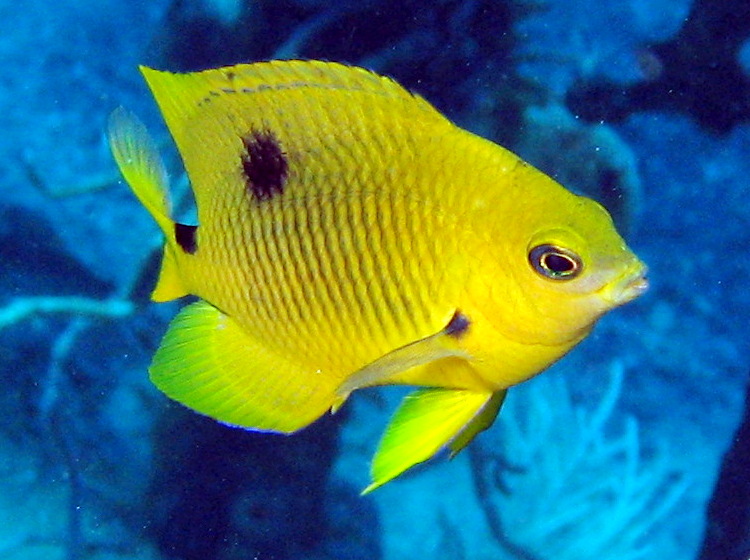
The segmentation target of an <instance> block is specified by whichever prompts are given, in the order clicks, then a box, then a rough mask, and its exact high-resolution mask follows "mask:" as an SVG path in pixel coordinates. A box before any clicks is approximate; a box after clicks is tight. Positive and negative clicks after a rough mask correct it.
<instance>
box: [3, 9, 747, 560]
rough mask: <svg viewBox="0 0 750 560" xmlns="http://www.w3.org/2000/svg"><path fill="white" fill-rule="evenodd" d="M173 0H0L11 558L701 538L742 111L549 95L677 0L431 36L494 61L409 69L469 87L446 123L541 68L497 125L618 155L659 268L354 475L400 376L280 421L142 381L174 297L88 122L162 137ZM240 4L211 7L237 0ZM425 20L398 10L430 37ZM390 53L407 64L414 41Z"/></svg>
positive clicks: (668, 28)
mask: <svg viewBox="0 0 750 560" xmlns="http://www.w3.org/2000/svg"><path fill="white" fill-rule="evenodd" d="M169 4H170V2H167V1H166V0H153V1H149V2H140V1H131V2H123V1H121V0H120V1H115V0H97V1H96V2H91V1H86V0H78V1H74V0H61V1H60V2H57V3H50V2H49V1H48V0H27V1H26V2H24V3H19V2H13V1H9V0H0V29H2V34H0V59H1V61H2V70H1V71H0V77H1V82H0V83H2V89H0V130H2V132H3V134H2V136H1V137H0V236H2V243H0V255H2V256H1V257H0V268H1V269H2V276H1V277H0V381H1V385H0V417H1V418H2V420H0V558H4V559H7V560H16V559H18V560H29V559H42V558H43V559H45V560H50V559H52V560H54V559H58V558H59V559H66V560H74V559H79V560H80V559H84V558H86V559H88V558H96V559H166V558H184V559H191V558H206V560H208V559H209V558H212V557H215V558H222V559H234V558H237V559H239V558H255V559H258V560H264V559H269V560H270V559H279V560H280V559H286V558H300V559H302V558H320V559H323V558H336V559H349V558H351V559H354V558H367V559H379V558H383V559H388V560H390V559H399V558H417V557H419V558H430V559H433V558H434V559H453V558H455V559H462V558H471V559H490V558H492V559H500V558H502V559H505V558H508V559H513V558H538V559H547V558H549V559H551V558H555V559H561V558H562V559H567V558H577V559H579V560H585V559H588V558H597V559H607V558H610V559H612V560H620V559H626V558H674V559H691V558H696V556H697V554H698V550H699V547H700V544H701V540H702V537H703V533H704V529H705V523H706V519H705V507H706V503H707V500H708V499H709V498H710V495H711V492H712V490H713V485H714V483H715V481H716V477H717V474H718V469H719V466H720V461H721V458H722V454H723V453H724V452H725V450H726V449H727V446H728V445H729V443H730V442H731V439H732V435H733V433H734V431H735V429H736V427H737V425H738V423H739V420H740V417H741V413H742V400H743V395H744V390H745V384H746V381H747V375H748V364H747V360H746V356H747V355H748V352H749V351H750V348H749V345H748V337H747V335H746V334H745V333H746V328H747V317H748V316H749V315H750V290H748V289H747V279H748V276H749V273H750V270H748V260H747V257H748V247H749V246H750V235H749V234H748V231H749V230H750V228H749V227H748V226H749V225H750V202H748V181H747V177H748V176H750V158H748V157H747V155H748V154H749V153H750V127H748V125H747V124H739V125H737V126H735V127H734V128H733V129H732V130H730V131H728V132H726V133H724V134H717V133H714V132H711V131H707V130H705V129H703V128H701V127H700V126H699V125H698V124H696V122H695V121H694V120H693V119H691V117H690V116H689V115H687V114H680V113H670V112H664V111H643V112H637V113H634V114H633V115H631V116H630V117H628V118H626V119H625V120H624V121H622V122H618V123H614V124H604V125H602V126H601V127H596V126H594V125H591V124H584V123H581V122H579V120H577V119H575V118H574V116H573V115H572V114H570V113H569V112H566V110H565V109H564V95H565V92H566V91H567V90H568V89H569V88H570V87H571V86H572V84H573V83H574V82H575V81H576V80H579V79H585V78H587V77H592V76H604V77H607V78H609V79H611V80H614V81H617V82H619V83H622V84H623V85H627V84H631V83H635V82H637V81H638V80H642V79H643V71H644V70H643V66H642V65H643V61H642V54H643V50H642V48H643V45H644V44H648V43H652V42H655V41H661V40H665V39H668V38H669V37H671V36H672V35H674V33H675V32H676V31H677V30H678V29H679V28H680V26H681V25H682V23H683V21H684V18H685V17H686V16H687V13H688V10H689V7H690V2H689V1H687V0H659V1H655V2H642V1H639V0H627V1H622V2H610V3H607V2H601V1H599V0H571V1H568V0H548V1H546V2H541V1H540V2H539V3H538V4H536V5H537V7H538V9H534V10H531V9H530V10H528V13H526V14H525V15H524V16H523V17H520V16H519V17H518V21H517V22H516V23H514V25H513V31H514V33H515V39H514V41H515V44H514V46H513V53H514V57H513V58H512V59H509V60H506V61H496V60H495V61H492V60H491V53H487V52H484V51H482V50H481V49H479V50H477V49H474V50H472V48H471V45H469V46H467V44H466V42H464V41H463V39H462V36H461V35H460V34H454V36H453V39H452V41H454V42H448V43H446V44H444V45H443V46H444V48H445V49H454V50H456V51H459V52H460V54H459V56H464V57H466V58H467V62H470V63H471V64H473V65H475V66H473V67H472V68H475V67H481V66H482V65H483V64H487V65H494V66H492V67H493V68H494V69H495V70H493V72H487V73H485V74H482V73H481V72H479V73H477V72H475V73H474V74H471V76H472V77H476V76H481V79H474V78H472V79H471V80H464V79H463V76H462V75H459V74H455V73H452V74H450V75H442V76H440V78H441V80H442V81H441V82H440V83H431V84H428V85H425V89H426V90H427V91H425V92H424V93H425V95H426V96H427V97H430V95H429V92H431V91H438V92H440V91H442V92H460V93H461V95H462V97H461V96H458V94H456V97H455V99H457V100H458V101H456V102H452V101H451V100H452V99H454V98H452V97H451V96H450V95H447V93H446V95H445V97H442V98H441V99H439V100H436V103H438V105H439V106H440V108H441V109H442V110H444V111H446V112H448V114H449V115H450V116H451V118H453V119H454V120H455V121H456V122H458V123H459V124H460V125H461V126H464V127H466V128H469V129H471V130H474V131H477V132H478V133H481V134H486V135H490V136H495V137H498V138H501V137H502V136H503V122H502V118H503V117H502V115H498V114H497V113H493V112H492V111H487V112H485V113H483V112H482V107H483V106H485V105H492V104H493V103H498V101H497V99H498V97H499V96H502V95H503V94H502V93H498V91H499V90H502V87H501V86H500V85H499V84H505V80H504V75H503V71H502V68H503V66H502V64H503V63H505V64H509V65H512V67H511V68H507V69H506V70H507V72H508V73H511V72H512V73H513V74H515V75H517V76H521V77H523V78H524V79H526V80H529V82H530V83H533V84H534V88H535V90H536V93H535V94H534V95H533V96H532V95H529V96H528V97H527V98H525V99H526V101H525V102H524V103H522V104H521V105H520V111H521V112H519V113H517V114H515V115H508V116H507V117H508V118H509V119H511V120H513V121H518V120H520V121H521V124H520V126H518V128H517V131H518V132H517V134H514V135H513V139H512V142H513V145H512V146H511V147H512V148H513V149H515V150H516V151H518V152H519V153H520V155H521V156H523V157H525V158H526V159H528V160H529V161H531V162H532V163H534V164H536V165H538V166H540V167H541V168H542V169H544V170H545V171H547V172H549V173H551V174H553V175H555V176H557V177H559V178H560V179H561V180H562V181H565V179H566V178H567V177H573V178H576V177H578V178H579V179H580V180H581V184H580V185H571V187H574V188H580V189H581V190H585V187H586V185H587V184H588V183H587V179H586V177H585V176H584V177H583V178H580V173H577V170H580V169H583V168H588V166H590V165H591V162H604V163H602V165H607V164H608V165H612V166H614V167H616V168H617V169H618V170H620V172H621V174H622V175H621V176H622V177H625V179H623V185H624V186H623V189H624V191H623V193H622V199H620V200H619V202H618V201H612V202H613V203H616V204H618V205H619V206H618V208H619V211H618V220H619V223H620V224H621V226H622V227H623V229H625V230H626V236H627V238H628V242H629V244H630V245H631V246H632V247H633V248H634V249H635V250H636V252H637V253H638V254H639V255H640V256H641V257H642V258H643V259H644V260H645V261H646V262H647V263H648V265H649V267H650V272H649V278H650V281H651V289H650V290H649V292H648V294H647V295H646V296H644V297H642V298H641V299H639V300H638V301H636V302H634V303H632V304H630V305H628V306H627V307H625V308H623V309H621V310H617V311H616V312H614V313H613V314H612V315H610V316H607V317H606V318H605V319H604V320H602V321H601V323H600V324H599V325H598V326H597V328H596V330H595V331H594V334H593V335H592V336H591V337H590V338H589V339H587V340H586V341H585V342H584V343H583V344H582V345H581V346H580V347H579V348H578V349H576V350H575V351H574V352H573V353H572V354H571V355H570V356H568V357H567V358H566V359H564V360H563V361H562V362H561V363H560V364H557V365H556V366H555V367H553V368H552V370H551V371H550V372H548V373H545V374H544V375H542V376H540V377H539V378H537V379H534V380H532V381H531V382H529V383H527V384H525V385H524V386H522V387H519V388H518V389H517V390H515V391H512V392H511V393H512V394H511V397H510V400H509V403H508V406H507V408H506V410H504V411H503V414H502V418H501V420H500V421H499V422H498V424H496V425H495V426H494V427H493V428H492V429H491V430H490V431H489V432H487V433H485V434H483V435H482V436H481V437H480V438H479V439H478V441H477V442H475V443H474V444H472V448H473V449H474V450H473V451H471V452H465V453H463V454H462V455H460V456H459V457H458V458H456V459H455V460H453V461H450V462H447V461H445V460H438V461H436V462H434V463H433V464H430V465H427V466H424V467H420V468H418V469H416V470H415V472H414V473H411V474H409V475H407V476H406V477H404V478H403V480H399V481H396V482H394V483H392V484H390V485H388V486H387V487H385V488H383V489H382V490H380V491H378V492H376V493H374V494H373V495H371V496H368V497H359V496H358V495H357V494H358V491H359V490H360V489H361V488H362V487H364V485H366V483H367V469H368V461H369V458H370V456H371V454H372V452H373V450H374V447H375V445H376V442H377V438H378V437H379V434H380V433H381V431H382V429H383V426H384V424H385V422H386V420H387V418H388V416H389V414H390V412H391V411H392V410H393V408H394V406H395V404H396V403H397V401H398V398H399V397H400V396H401V394H402V393H401V392H399V391H398V390H385V391H380V392H378V391H373V392H370V394H368V395H359V396H357V397H356V398H355V399H353V402H352V403H351V404H350V405H348V408H347V410H345V411H344V412H343V414H341V415H340V417H337V418H334V419H325V420H324V421H322V422H321V423H319V424H316V425H315V426H313V427H311V428H309V429H307V430H305V431H304V432H303V434H300V435H299V436H293V437H292V438H280V437H273V436H257V435H247V434H244V433H242V432H240V433H237V431H236V430H231V429H229V428H226V427H223V426H219V425H218V424H214V423H212V422H209V421H206V420H204V419H201V418H197V417H195V416H194V415H191V414H189V413H186V412H184V411H183V410H181V409H180V408H179V407H178V406H176V405H174V404H171V403H168V402H167V400H166V399H165V398H164V397H162V396H161V395H160V394H158V392H157V391H156V390H155V389H153V388H152V387H151V386H150V385H149V383H148V380H147V373H146V368H147V366H148V362H149V359H150V356H151V355H152V353H153V351H154V349H155V347H156V345H157V344H158V341H159V338H160V336H161V333H163V331H164V329H165V327H166V324H167V322H168V320H169V319H170V318H171V317H172V316H173V315H174V313H175V312H176V310H177V309H178V307H177V304H173V303H170V304H162V305H153V304H149V303H148V302H147V293H148V285H146V283H147V282H148V281H149V280H151V279H152V278H151V277H149V276H148V274H145V273H143V271H144V270H146V271H148V270H152V269H153V263H150V262H149V259H150V258H153V255H154V250H155V248H156V247H158V243H159V239H158V232H157V231H156V228H155V226H154V225H153V223H152V222H151V220H150V218H149V217H148V216H147V214H146V213H145V211H143V209H142V208H141V207H140V205H139V204H138V203H137V202H136V201H135V200H134V198H133V197H132V195H131V194H130V192H129V190H128V189H127V187H126V186H125V185H124V184H123V183H122V182H121V181H120V180H119V178H118V175H117V172H116V169H115V167H114V164H113V162H112V161H111V157H110V155H109V151H108V147H107V145H106V141H105V137H104V130H105V128H106V122H107V118H108V116H109V114H110V112H111V111H112V110H113V109H114V108H116V107H117V106H119V105H124V106H126V107H128V108H129V109H130V110H132V111H134V112H136V113H137V114H139V115H140V116H141V117H142V118H143V119H144V120H145V121H146V122H147V123H148V125H149V127H150V128H151V129H152V130H154V131H155V132H156V135H157V137H158V139H159V141H160V142H161V143H162V144H163V145H164V148H165V150H166V151H169V149H170V148H169V144H168V137H167V134H166V131H165V129H164V126H163V124H162V122H161V121H160V120H159V116H158V113H157V111H156V108H155V106H154V103H153V101H152V99H151V97H150V95H149V93H148V92H147V90H146V88H145V86H144V84H143V82H142V79H141V77H140V75H139V73H138V71H137V65H138V64H139V63H142V62H144V61H153V60H154V56H155V55H154V53H155V52H156V51H158V50H159V49H160V48H162V47H163V44H162V42H163V41H164V33H165V31H164V30H165V29H166V28H167V27H168V26H167V24H166V21H167V18H168V15H169V13H170V12H169ZM196 4H200V3H199V2H196ZM209 4H211V5H210V6H209ZM299 4H307V5H308V6H313V5H316V4H321V5H324V3H315V2H311V1H309V2H301V1H300V2H299ZM367 4H368V5H369V6H370V8H371V9H372V10H374V11H378V13H379V14H380V16H383V15H385V17H386V18H387V16H388V15H389V11H388V10H390V9H392V7H391V6H390V5H389V4H388V3H386V2H376V1H374V0H372V1H369V2H367ZM406 4H408V5H409V6H414V5H415V3H414V2H411V3H406ZM416 4H417V5H418V4H419V3H416ZM438 4H441V5H443V4H444V5H446V6H448V5H451V6H454V7H455V6H457V5H459V4H462V3H460V2H453V3H448V2H444V3H438ZM474 4H476V3H475V2H472V1H470V0H466V1H465V2H463V5H465V9H466V10H469V11H470V10H471V8H472V5H474ZM232 5H233V3H232V2H218V1H217V2H214V3H210V2H208V0H206V2H205V6H204V7H203V8H202V9H204V10H206V11H207V12H208V13H211V14H213V15H212V16H211V17H213V18H215V19H217V20H219V21H220V20H221V19H222V18H228V19H229V20H231V18H232V17H233V13H232ZM395 5H396V4H395V3H394V6H395ZM429 5H431V3H426V2H425V6H429ZM529 5H531V4H530V3H529ZM310 9H312V8H310ZM321 10H323V8H321ZM417 11H419V10H417ZM429 11H430V10H429V9H428V8H427V7H425V8H424V12H425V13H427V12H429ZM400 13H401V12H400V11H398V10H395V9H393V17H394V18H397V17H399V16H400ZM431 22H432V23H431ZM431 24H434V20H430V19H429V18H425V20H424V21H417V22H416V23H415V22H411V21H404V22H400V23H399V25H403V26H414V25H417V26H419V25H422V26H424V33H425V36H426V37H429V33H430V31H431V30H430V27H429V26H430V25H431ZM356 32H357V30H356V28H352V29H349V28H346V27H342V28H341V29H340V34H341V35H340V41H341V42H342V43H343V44H345V43H346V42H347V41H349V42H356V40H357V38H356ZM488 32H490V33H491V32H492V30H491V29H489V30H488ZM467 34H468V33H467ZM428 44H429V41H428ZM287 47H288V45H287ZM196 48H198V47H197V46H196ZM399 49H401V50H399ZM292 54H293V53H292ZM320 56H325V53H323V54H321V55H320ZM382 56H384V55H383V54H382V53H381V57H382ZM388 56H389V57H391V58H392V59H396V60H397V61H398V60H401V59H399V57H401V58H402V59H403V60H401V62H402V63H403V65H404V66H408V64H409V57H410V56H413V51H410V50H409V48H408V45H406V46H405V45H404V44H400V45H396V47H395V48H394V49H392V50H391V51H390V52H389V53H388ZM379 61H380V62H382V59H378V58H377V57H373V56H371V57H369V58H366V59H365V60H361V61H358V60H352V61H349V62H362V63H368V62H369V63H371V65H372V66H373V67H376V69H379V68H377V66H378V64H379ZM227 62H230V61H227ZM232 62H240V60H236V61H232ZM493 78H496V79H497V83H494V82H493ZM431 79H432V80H436V79H437V78H436V77H435V76H432V77H431ZM418 85H419V84H416V85H413V84H410V87H415V88H417V89H419V87H418ZM483 115H484V116H483ZM571 146H573V148H571ZM169 161H170V169H171V171H172V174H173V176H174V177H175V178H176V179H175V181H176V182H177V183H179V181H180V180H179V176H180V173H179V163H178V162H177V161H176V159H175V158H174V156H172V158H171V159H170V160H169ZM183 186H184V181H183ZM178 187H179V185H178ZM591 194H592V195H594V196H595V195H596V194H597V193H595V192H594V193H591ZM623 201H624V202H623ZM605 202H606V201H605ZM142 273H143V274H145V277H144V278H141V276H142ZM61 296H73V297H76V298H82V299H80V300H79V299H65V300H59V299H58V300H54V301H53V300H52V299H50V298H60V297H61ZM30 298H35V299H30ZM89 300H93V301H97V302H110V305H106V304H105V305H103V306H99V307H96V306H94V307H93V308H91V307H86V305H87V303H86V302H87V301H89ZM113 302H114V303H113ZM25 304H28V305H30V306H31V308H32V311H31V312H29V313H25V312H24V309H25V308H23V305H25ZM56 305H57V307H55V306H56ZM129 305H132V307H129ZM84 308H85V309H88V311H87V312H86V311H85V309H84ZM9 311H11V312H13V313H15V315H14V316H11V315H10V314H9ZM506 461H507V462H506ZM490 470H491V471H492V473H490V474H488V472H489V471H490ZM495 475H497V476H495ZM651 516H653V518H651ZM498 519H500V520H501V521H498ZM498 530H500V533H502V534H500V533H498ZM602 535H606V536H607V537H606V539H604V538H603V537H602ZM602 540H603V541H604V542H600V541H602ZM207 554H210V555H213V556H206V555H207Z"/></svg>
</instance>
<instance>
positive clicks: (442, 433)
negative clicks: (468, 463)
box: [362, 388, 497, 494]
mask: <svg viewBox="0 0 750 560" xmlns="http://www.w3.org/2000/svg"><path fill="white" fill-rule="evenodd" d="M494 395H495V394H494V393H491V392H489V391H488V392H477V391H470V390H464V389H442V388H428V389H419V390H417V391H414V392H413V393H410V394H409V395H407V396H406V397H405V398H404V400H403V402H402V403H401V405H400V406H399V408H398V410H396V412H395V414H394V415H393V418H392V420H391V422H390V423H389V424H388V427H387V428H386V430H385V433H384V434H383V437H382V439H381V440H380V444H379V445H378V450H377V452H376V453H375V456H374V458H373V460H372V467H371V477H372V484H370V485H369V486H368V487H367V488H365V490H364V491H363V492H362V493H363V494H366V493H369V492H371V491H373V490H375V489H376V488H379V487H380V486H382V485H383V484H385V483H386V482H389V481H390V480H392V479H394V478H395V477H397V476H398V475H400V474H401V473H403V472H404V471H405V470H407V469H409V468H410V467H412V466H414V465H416V464H418V463H422V462H424V461H427V460H428V459H430V458H431V457H432V456H434V455H435V454H436V453H437V452H438V451H440V449H442V448H444V447H445V446H450V444H451V442H452V441H453V440H454V439H455V438H457V437H458V438H460V437H461V434H462V431H464V430H468V431H469V432H471V431H472V430H473V426H472V425H473V424H474V422H475V421H477V422H478V423H479V424H482V425H483V422H485V421H486V419H482V420H479V421H478V420H477V418H478V417H481V416H482V412H483V411H484V410H485V408H486V407H487V405H488V403H491V402H492V401H493V399H495V396H494ZM496 413H497V410H495V414H496ZM492 419H493V420H494V416H493V417H492ZM478 431H480V430H478ZM478 431H474V433H473V434H472V435H471V437H473V436H474V435H476V433H478ZM467 433H468V432H467ZM471 437H470V438H469V440H470V439H471ZM466 443H468V440H467V441H466V442H465V443H464V445H465V444H466Z"/></svg>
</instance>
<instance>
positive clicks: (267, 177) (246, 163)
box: [240, 130, 289, 202]
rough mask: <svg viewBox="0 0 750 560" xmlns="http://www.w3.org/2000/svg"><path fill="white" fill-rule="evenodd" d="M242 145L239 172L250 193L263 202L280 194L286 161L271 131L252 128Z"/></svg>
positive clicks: (286, 170)
mask: <svg viewBox="0 0 750 560" xmlns="http://www.w3.org/2000/svg"><path fill="white" fill-rule="evenodd" d="M242 145H243V147H244V150H243V152H242V155H241V157H240V159H241V163H242V174H243V176H244V178H245V184H246V185H247V191H248V193H249V194H250V196H251V197H252V198H253V199H255V200H256V201H260V202H262V201H264V200H270V199H271V198H273V197H275V196H277V195H280V194H281V193H283V192H284V184H285V183H286V179H287V174H288V172H289V164H288V162H287V158H286V154H285V153H284V151H283V150H282V149H281V144H280V142H279V140H278V138H276V136H275V135H274V134H273V132H271V131H270V130H265V131H257V130H251V131H250V132H249V133H248V134H247V135H245V136H243V137H242Z"/></svg>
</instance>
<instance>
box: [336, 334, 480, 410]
mask: <svg viewBox="0 0 750 560" xmlns="http://www.w3.org/2000/svg"><path fill="white" fill-rule="evenodd" d="M443 358H459V359H461V360H462V361H465V360H468V359H470V358H471V356H470V355H469V354H468V353H467V352H466V351H464V350H462V349H461V347H460V346H459V343H458V340H457V339H456V338H455V337H453V336H452V335H450V334H448V333H447V332H446V331H445V329H443V330H441V331H440V332H438V333H435V334H433V335H430V336H427V337H425V338H422V339H420V340H417V341H415V342H411V343H409V344H406V345H404V346H401V347H400V348H397V349H396V350H393V351H391V352H388V353H387V354H385V355H383V356H381V357H380V358H378V359H377V360H375V361H374V362H371V363H369V364H368V365H366V366H364V367H363V368H361V369H360V370H358V371H356V372H355V373H353V374H352V375H350V376H349V377H348V378H347V379H346V380H345V381H344V382H343V383H342V384H341V385H340V386H339V388H338V389H337V390H336V394H337V396H338V397H339V399H341V401H342V402H343V401H344V400H346V397H347V396H348V395H349V394H350V393H351V392H352V391H356V390H357V389H362V388H364V387H373V386H375V385H385V384H387V383H389V382H392V381H393V379H394V378H395V377H398V376H401V375H402V374H403V373H404V372H405V371H407V370H410V369H412V368H416V367H417V366H424V365H427V364H430V363H432V362H436V361H437V360H441V359H443ZM404 383H408V381H404Z"/></svg>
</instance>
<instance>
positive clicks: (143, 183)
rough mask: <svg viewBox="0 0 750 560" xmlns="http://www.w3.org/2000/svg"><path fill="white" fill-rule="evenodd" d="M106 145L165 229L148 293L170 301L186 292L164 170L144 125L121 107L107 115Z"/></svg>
mask: <svg viewBox="0 0 750 560" xmlns="http://www.w3.org/2000/svg"><path fill="white" fill-rule="evenodd" d="M109 146H110V149H111V150H112V155H113V156H114V158H115V162H117V166H118V167H119V168H120V172H121V173H122V176H123V177H124V178H125V180H126V181H127V183H128V185H130V189H131V190H132V191H133V194H135V196H136V197H138V200H140V201H141V204H143V206H145V207H146V209H147V210H148V211H149V213H150V214H151V215H152V216H153V218H154V220H155V221H156V223H157V224H158V225H159V227H160V228H161V230H162V232H164V237H165V239H166V244H165V246H164V257H163V260H162V266H161V272H160V273H159V281H158V283H157V285H156V288H155V289H154V292H153V293H152V294H151V298H152V299H153V300H154V301H169V300H171V299H175V298H178V297H182V296H184V295H187V290H186V289H185V288H184V286H183V284H182V281H181V280H180V276H179V274H178V269H177V261H176V252H177V251H178V248H177V247H176V244H175V241H174V239H175V236H174V230H175V224H174V222H173V221H172V218H171V217H170V214H171V202H170V199H169V188H168V181H167V172H166V170H165V168H164V163H163V162H162V160H161V157H160V156H159V152H158V150H157V149H156V145H155V144H154V142H153V140H152V139H151V136H150V135H149V133H148V131H147V130H146V127H145V126H144V125H143V123H142V122H141V121H140V120H138V118H137V117H136V116H135V115H133V114H132V113H130V112H128V111H126V110H125V109H123V108H122V107H120V108H118V109H115V111H113V113H112V115H111V116H110V118H109Z"/></svg>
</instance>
